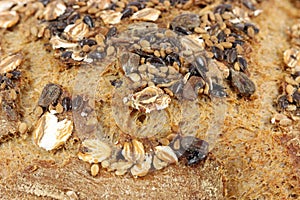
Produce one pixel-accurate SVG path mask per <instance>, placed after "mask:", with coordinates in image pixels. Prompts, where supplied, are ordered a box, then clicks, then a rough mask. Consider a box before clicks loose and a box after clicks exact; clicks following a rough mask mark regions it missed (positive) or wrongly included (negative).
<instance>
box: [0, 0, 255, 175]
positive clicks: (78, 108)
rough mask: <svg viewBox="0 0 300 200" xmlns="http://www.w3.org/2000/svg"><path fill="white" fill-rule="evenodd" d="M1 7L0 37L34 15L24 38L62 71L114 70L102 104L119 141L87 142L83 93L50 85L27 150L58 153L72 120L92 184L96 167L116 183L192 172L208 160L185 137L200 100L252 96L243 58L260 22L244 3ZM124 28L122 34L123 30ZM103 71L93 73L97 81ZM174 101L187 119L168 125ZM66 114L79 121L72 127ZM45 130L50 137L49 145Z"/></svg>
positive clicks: (192, 138)
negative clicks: (127, 177) (42, 42)
mask: <svg viewBox="0 0 300 200" xmlns="http://www.w3.org/2000/svg"><path fill="white" fill-rule="evenodd" d="M16 2H17V1H16ZM0 5H1V4H0ZM5 7H6V9H5V12H3V13H4V14H5V16H4V14H3V16H2V15H0V26H1V27H5V28H9V27H12V26H14V25H15V24H17V22H18V21H19V14H23V13H24V14H25V16H29V15H34V16H35V17H36V18H38V19H40V22H41V24H40V25H39V27H38V28H36V27H32V29H30V30H29V32H30V35H31V36H33V37H35V38H36V39H41V38H43V39H46V40H47V41H49V44H48V47H52V49H53V50H54V55H55V56H56V57H57V58H58V59H60V60H61V61H62V62H63V63H65V64H66V65H67V66H68V67H69V70H72V69H73V68H72V67H74V66H79V69H80V67H83V66H90V68H101V66H103V65H104V64H107V65H110V64H111V63H113V64H112V65H114V66H116V68H118V70H119V71H118V72H117V73H118V74H121V75H120V76H121V78H120V77H119V78H118V79H116V80H113V81H111V84H112V85H113V88H114V90H113V97H112V102H105V103H108V104H111V107H112V111H111V112H112V113H109V114H111V115H112V116H113V117H114V119H115V124H116V125H117V126H118V127H119V129H120V130H119V131H120V132H121V133H118V135H119V137H120V138H119V140H118V141H117V142H115V143H112V142H111V141H107V140H104V139H103V138H101V137H97V136H98V135H93V134H90V135H89V133H90V132H93V130H94V129H95V127H94V126H93V125H94V121H93V118H92V117H93V116H94V115H95V110H94V108H93V106H91V104H90V102H89V98H88V97H89V95H88V94H89V92H88V90H89V89H90V88H89V85H88V84H87V85H86V86H82V87H83V88H85V90H86V91H85V93H80V94H74V95H73V98H70V97H69V96H70V95H69V94H68V93H67V92H66V91H64V90H63V89H62V87H61V86H59V85H57V84H53V83H49V84H47V85H46V86H45V88H44V90H43V91H42V92H41V96H40V99H39V101H38V103H37V104H38V106H37V108H36V112H37V116H38V117H39V119H38V122H37V126H36V128H35V130H34V134H33V135H34V139H35V143H36V144H37V145H38V146H40V147H42V148H45V149H46V150H53V149H56V148H58V147H59V146H61V145H62V144H63V143H65V142H66V140H67V139H68V138H69V137H70V135H71V133H72V129H73V126H72V124H71V121H72V120H77V121H78V123H79V127H78V128H79V129H84V131H85V133H84V136H82V137H81V136H79V137H80V138H81V139H82V148H81V150H80V152H79V154H78V156H79V158H80V159H82V160H84V161H86V162H90V163H91V164H92V165H91V174H92V175H93V176H96V175H97V174H98V172H99V166H100V165H99V164H100V163H101V166H102V167H103V168H107V169H108V170H109V171H114V172H115V173H116V174H117V175H123V174H125V173H127V172H130V173H131V174H132V175H133V176H135V177H138V176H145V175H146V174H147V173H148V172H150V171H152V170H158V169H162V168H164V167H166V166H167V165H169V164H172V163H177V162H178V161H179V159H181V158H182V159H183V160H186V163H187V164H189V165H192V164H197V163H199V162H200V161H202V160H204V159H205V158H206V156H207V154H208V151H209V150H208V146H209V144H208V142H206V141H204V140H205V138H201V139H200V138H199V135H197V134H193V133H191V132H189V131H186V132H185V130H184V129H186V128H187V127H188V126H190V127H189V129H191V130H194V129H197V126H199V124H198V123H197V120H198V118H199V116H200V114H199V113H193V112H195V110H193V109H194V108H197V107H199V105H198V103H199V99H200V98H198V97H199V96H200V97H205V98H207V97H208V98H210V99H212V100H213V99H216V98H225V97H227V96H228V94H229V88H230V86H232V87H233V88H234V89H235V91H236V92H237V94H238V95H240V96H245V97H248V96H250V95H252V94H253V93H254V92H255V84H254V83H253V82H252V81H251V79H250V78H249V77H250V72H249V69H248V63H247V59H246V55H247V54H248V53H249V52H250V51H251V48H250V46H249V42H250V41H251V39H253V38H254V37H255V35H256V34H257V33H258V32H259V29H258V28H257V27H256V26H255V25H254V24H252V23H251V20H250V17H251V16H256V15H257V14H259V12H260V11H259V10H256V8H255V7H256V3H253V2H252V1H248V0H243V1H236V2H231V3H230V4H229V3H227V1H221V2H219V1H214V0H204V1H199V0H196V1H192V0H149V1H148V0H146V1H128V0H119V1H111V0H88V1H71V0H70V1H68V0H65V1H62V0H52V1H49V0H42V1H39V2H31V1H30V0H28V2H27V4H24V3H23V4H22V3H20V2H18V4H17V5H16V4H9V5H5ZM192 7H198V8H199V9H198V11H195V12H193V11H192V9H191V11H190V12H187V11H184V12H181V13H180V14H178V15H177V16H174V17H173V19H171V21H170V23H169V24H165V25H164V26H163V27H159V26H158V25H157V24H155V23H153V22H157V21H159V20H161V16H163V15H164V14H166V13H168V12H172V9H179V10H188V9H190V8H192ZM202 8H203V9H202ZM123 22H125V23H126V24H130V25H128V26H127V27H126V28H124V26H122V25H121V24H122V23H123ZM128 22H133V23H128ZM52 49H49V50H52ZM17 58H18V57H8V58H7V59H5V60H4V61H3V62H5V63H6V64H5V67H0V70H2V71H3V72H1V73H7V72H10V71H13V72H15V70H16V66H15V65H18V62H17V61H15V63H13V64H7V63H9V62H12V61H11V60H14V59H15V60H16V59H17ZM108 61H111V62H108ZM105 67H106V66H105ZM105 67H104V68H103V69H102V68H101V69H102V71H97V73H98V72H99V74H102V72H103V70H104V69H105ZM85 69H88V68H85ZM86 73H88V72H86ZM103 73H104V72H103ZM92 75H94V74H92ZM86 78H87V77H85V79H86ZM92 80H94V79H92ZM95 80H98V78H97V79H95ZM87 82H88V81H87ZM173 101H174V102H179V103H178V104H182V105H178V107H179V109H181V110H182V111H181V112H182V113H188V111H189V113H193V114H192V116H189V117H185V116H178V122H177V124H172V125H171V124H170V121H168V115H170V113H168V111H167V109H168V107H169V106H170V105H172V106H174V104H175V103H174V102H173ZM172 103H173V104H172ZM3 105H5V104H3ZM183 105H185V106H183ZM186 108H188V109H186ZM4 109H5V110H9V107H8V106H6V107H5V108H4ZM69 111H72V112H73V114H74V115H73V116H76V117H77V118H78V119H72V117H71V115H70V112H69ZM76 113H77V114H78V115H77V114H76ZM183 115H184V114H183ZM96 121H97V120H96ZM158 121H159V123H157V122H158ZM172 123H173V122H172ZM85 124H88V125H87V126H86V127H85V126H83V125H85ZM195 124H196V125H195ZM50 125H51V126H53V127H55V128H54V129H55V130H56V131H54V132H55V134H56V135H55V134H54V135H55V137H54V136H53V134H52V132H51V131H53V130H54V129H51V130H50V129H49V128H48V126H50ZM81 125H82V126H81ZM194 125H195V126H194ZM99 126H101V125H99V124H98V125H97V127H99ZM22 129H24V126H22ZM101 130H102V129H101ZM79 132H80V131H79ZM51 134H52V135H51ZM104 135H105V133H104ZM46 140H51V144H52V145H50V146H49V143H47V144H46V143H45V141H46ZM52 140H53V141H52Z"/></svg>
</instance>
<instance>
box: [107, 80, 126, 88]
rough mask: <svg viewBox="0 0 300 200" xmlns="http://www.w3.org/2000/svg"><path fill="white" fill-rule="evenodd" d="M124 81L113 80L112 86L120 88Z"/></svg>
mask: <svg viewBox="0 0 300 200" xmlns="http://www.w3.org/2000/svg"><path fill="white" fill-rule="evenodd" d="M122 83H123V82H122V81H121V80H119V79H115V80H112V81H110V84H111V85H112V86H114V87H116V88H118V87H120V86H121V85H122Z"/></svg>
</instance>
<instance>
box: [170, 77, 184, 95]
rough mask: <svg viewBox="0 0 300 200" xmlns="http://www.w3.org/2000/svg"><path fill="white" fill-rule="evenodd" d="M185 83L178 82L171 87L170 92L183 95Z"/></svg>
mask: <svg viewBox="0 0 300 200" xmlns="http://www.w3.org/2000/svg"><path fill="white" fill-rule="evenodd" d="M183 86H184V84H183V81H182V80H180V81H177V82H176V83H174V84H173V85H171V87H170V90H171V91H172V92H173V93H174V94H181V93H182V90H183Z"/></svg>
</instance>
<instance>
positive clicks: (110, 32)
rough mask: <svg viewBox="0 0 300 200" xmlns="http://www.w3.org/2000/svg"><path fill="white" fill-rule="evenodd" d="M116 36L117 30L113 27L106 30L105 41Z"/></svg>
mask: <svg viewBox="0 0 300 200" xmlns="http://www.w3.org/2000/svg"><path fill="white" fill-rule="evenodd" d="M116 34H117V28H116V27H114V26H113V27H111V28H110V29H109V30H108V32H107V34H106V40H108V39H109V38H111V37H113V36H115V35H116Z"/></svg>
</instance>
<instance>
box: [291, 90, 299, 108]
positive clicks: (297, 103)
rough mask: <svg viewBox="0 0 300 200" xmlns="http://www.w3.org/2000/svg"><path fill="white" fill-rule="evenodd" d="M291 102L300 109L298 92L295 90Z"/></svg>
mask: <svg viewBox="0 0 300 200" xmlns="http://www.w3.org/2000/svg"><path fill="white" fill-rule="evenodd" d="M293 100H294V102H295V103H296V106H298V107H300V92H299V91H298V90H296V92H294V94H293Z"/></svg>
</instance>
